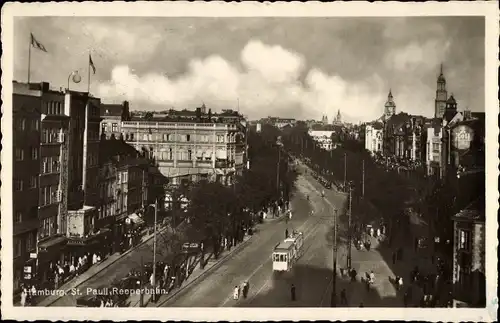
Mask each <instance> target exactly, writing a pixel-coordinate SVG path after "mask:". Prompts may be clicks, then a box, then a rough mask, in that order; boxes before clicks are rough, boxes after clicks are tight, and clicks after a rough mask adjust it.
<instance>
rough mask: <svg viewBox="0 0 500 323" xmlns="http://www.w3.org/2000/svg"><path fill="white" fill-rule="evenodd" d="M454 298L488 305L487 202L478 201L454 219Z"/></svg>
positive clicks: (479, 305)
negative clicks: (486, 267)
mask: <svg viewBox="0 0 500 323" xmlns="http://www.w3.org/2000/svg"><path fill="white" fill-rule="evenodd" d="M453 229H454V231H453V232H454V234H453V289H454V290H453V292H454V299H455V300H457V301H458V302H463V303H466V304H467V305H468V306H470V307H484V306H486V271H485V270H486V269H485V265H486V255H485V250H486V228H485V199H484V196H483V197H482V198H478V199H476V200H475V201H473V202H471V203H470V204H469V205H468V206H467V207H466V208H465V209H464V210H461V211H460V212H458V213H457V214H456V215H455V216H453Z"/></svg>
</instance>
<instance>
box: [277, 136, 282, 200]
mask: <svg viewBox="0 0 500 323" xmlns="http://www.w3.org/2000/svg"><path fill="white" fill-rule="evenodd" d="M280 148H281V146H280V142H278V163H277V166H276V190H277V191H278V199H279V197H280V160H281V149H280Z"/></svg>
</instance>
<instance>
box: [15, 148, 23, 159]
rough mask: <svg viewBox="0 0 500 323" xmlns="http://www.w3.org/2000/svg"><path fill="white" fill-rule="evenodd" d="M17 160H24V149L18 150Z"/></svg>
mask: <svg viewBox="0 0 500 323" xmlns="http://www.w3.org/2000/svg"><path fill="white" fill-rule="evenodd" d="M16 160H17V161H21V160H24V149H22V148H16Z"/></svg>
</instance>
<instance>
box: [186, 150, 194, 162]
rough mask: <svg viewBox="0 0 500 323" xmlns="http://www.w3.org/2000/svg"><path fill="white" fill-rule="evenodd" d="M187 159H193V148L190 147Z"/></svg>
mask: <svg viewBox="0 0 500 323" xmlns="http://www.w3.org/2000/svg"><path fill="white" fill-rule="evenodd" d="M187 159H188V160H193V151H192V150H191V149H188V151H187Z"/></svg>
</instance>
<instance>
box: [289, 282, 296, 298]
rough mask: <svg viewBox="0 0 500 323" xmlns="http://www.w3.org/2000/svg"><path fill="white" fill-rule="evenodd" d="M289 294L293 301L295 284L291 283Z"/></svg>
mask: <svg viewBox="0 0 500 323" xmlns="http://www.w3.org/2000/svg"><path fill="white" fill-rule="evenodd" d="M290 294H291V295H290V296H291V297H292V301H293V302H295V299H296V298H295V285H294V284H292V287H291V288H290Z"/></svg>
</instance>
